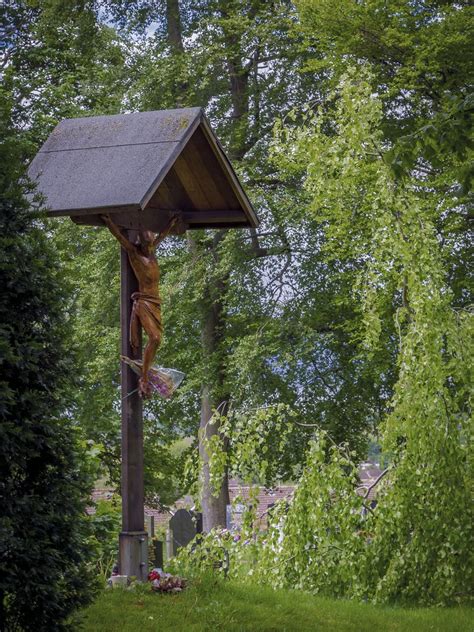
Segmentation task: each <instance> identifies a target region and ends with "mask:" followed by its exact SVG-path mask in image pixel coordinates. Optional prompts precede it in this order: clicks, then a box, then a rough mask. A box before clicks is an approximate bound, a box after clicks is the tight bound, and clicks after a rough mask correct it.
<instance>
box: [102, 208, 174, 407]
mask: <svg viewBox="0 0 474 632" xmlns="http://www.w3.org/2000/svg"><path fill="white" fill-rule="evenodd" d="M101 217H102V220H103V221H104V223H105V224H106V226H107V227H108V229H109V230H110V232H111V233H112V235H114V237H115V238H116V239H117V240H118V241H119V242H120V245H121V246H122V248H124V249H125V250H126V252H127V254H128V258H129V261H130V265H131V266H132V269H133V272H134V273H135V276H136V278H137V281H138V292H134V293H133V294H132V296H131V299H132V301H133V307H132V318H131V322H130V344H131V346H132V348H133V349H134V351H136V350H138V346H139V332H140V326H141V327H143V329H144V330H145V332H146V333H147V336H148V342H147V345H146V347H145V350H144V353H143V367H142V376H141V377H140V381H139V393H140V395H141V397H143V398H147V397H150V395H151V389H150V384H149V380H148V372H149V370H150V367H151V365H152V363H153V360H154V358H155V355H156V353H157V351H158V348H159V346H160V343H161V336H162V333H163V325H162V323H161V298H160V267H159V265H158V260H157V258H156V254H155V250H156V248H157V247H158V246H159V244H160V243H161V242H162V241H163V239H164V238H165V237H166V236H167V235H168V234H169V232H170V231H171V229H172V228H173V227H174V226H175V224H176V223H177V221H178V219H179V217H178V216H174V217H173V218H172V219H171V221H170V222H169V224H168V226H167V227H166V228H165V229H164V230H163V231H162V232H160V233H158V234H157V233H154V232H152V231H149V230H144V231H139V233H138V238H137V241H136V243H132V242H131V241H130V240H129V239H127V237H125V235H124V234H123V233H122V231H121V229H120V228H119V227H118V226H117V225H116V224H114V222H113V221H112V219H111V218H110V216H109V215H102V216H101Z"/></svg>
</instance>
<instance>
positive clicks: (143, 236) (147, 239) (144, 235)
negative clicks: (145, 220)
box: [138, 230, 156, 253]
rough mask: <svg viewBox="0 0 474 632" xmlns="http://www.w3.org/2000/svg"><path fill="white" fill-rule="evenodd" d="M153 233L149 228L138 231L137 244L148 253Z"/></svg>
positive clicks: (150, 249)
mask: <svg viewBox="0 0 474 632" xmlns="http://www.w3.org/2000/svg"><path fill="white" fill-rule="evenodd" d="M155 237H156V235H155V233H154V232H153V231H151V230H141V231H140V232H139V233H138V245H139V246H140V247H141V248H142V249H143V251H144V252H146V253H149V252H152V251H153V249H154V247H153V242H154V241H155Z"/></svg>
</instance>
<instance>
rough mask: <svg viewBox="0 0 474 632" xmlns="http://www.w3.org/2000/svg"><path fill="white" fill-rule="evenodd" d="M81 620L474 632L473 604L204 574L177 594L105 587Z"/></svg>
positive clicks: (87, 627)
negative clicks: (345, 595) (358, 595)
mask: <svg viewBox="0 0 474 632" xmlns="http://www.w3.org/2000/svg"><path fill="white" fill-rule="evenodd" d="M82 623H83V626H84V627H83V628H82V629H83V630H84V631H85V632H92V631H93V630H94V631H97V632H99V631H100V632H109V631H110V632H118V631H120V632H127V631H130V632H132V631H133V632H136V630H140V632H148V631H160V632H163V631H165V632H166V631H168V630H170V631H171V630H172V631H173V632H180V631H183V632H184V631H186V632H200V631H203V632H204V631H209V632H214V631H216V632H217V631H219V630H222V631H224V630H225V631H226V632H273V631H274V632H285V631H287V632H290V631H291V632H292V631H297V632H305V631H308V632H319V631H321V632H323V631H324V632H474V610H473V609H472V608H470V607H467V606H464V607H454V608H416V609H409V608H398V607H397V608H394V607H391V608H388V607H381V606H372V605H368V604H361V603H356V602H351V601H342V600H335V599H326V598H321V597H313V596H312V595H308V594H305V593H301V592H297V591H285V590H278V591H273V590H271V589H269V588H264V587H261V586H255V585H252V584H239V583H233V582H227V583H219V584H216V583H215V582H212V581H210V580H209V579H206V580H202V581H199V582H195V583H194V585H192V586H190V587H189V588H188V589H186V590H185V591H184V592H183V593H181V594H175V595H171V594H167V595H158V594H154V593H149V592H145V590H144V588H140V589H139V590H138V591H131V590H124V589H120V588H116V589H114V590H107V591H104V592H102V593H101V594H100V595H99V597H98V599H97V601H96V602H95V603H94V604H93V605H91V606H90V607H89V608H88V609H87V610H86V611H85V612H84V613H83V621H82Z"/></svg>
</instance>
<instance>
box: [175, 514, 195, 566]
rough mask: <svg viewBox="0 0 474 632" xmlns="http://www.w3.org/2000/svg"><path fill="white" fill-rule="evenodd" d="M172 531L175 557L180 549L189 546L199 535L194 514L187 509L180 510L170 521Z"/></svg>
mask: <svg viewBox="0 0 474 632" xmlns="http://www.w3.org/2000/svg"><path fill="white" fill-rule="evenodd" d="M170 529H171V532H172V534H173V555H176V553H177V551H178V549H179V548H180V547H182V546H187V545H188V544H189V543H190V542H191V540H194V538H195V537H196V533H198V531H197V528H196V518H195V516H194V514H192V513H191V512H190V511H188V510H187V509H178V511H177V512H176V513H175V514H174V516H173V517H172V518H171V520H170Z"/></svg>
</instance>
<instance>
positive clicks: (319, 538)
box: [255, 434, 367, 596]
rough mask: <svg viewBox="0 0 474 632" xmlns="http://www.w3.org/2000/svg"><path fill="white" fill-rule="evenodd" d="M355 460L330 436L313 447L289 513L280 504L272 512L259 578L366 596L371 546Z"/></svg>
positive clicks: (278, 584) (329, 592)
mask: <svg viewBox="0 0 474 632" xmlns="http://www.w3.org/2000/svg"><path fill="white" fill-rule="evenodd" d="M352 456H353V455H350V454H348V453H347V451H346V450H345V448H344V447H343V446H336V445H331V444H330V443H329V440H328V437H327V435H325V434H320V435H319V436H318V437H317V438H316V439H315V440H313V441H312V442H311V443H310V446H309V449H308V457H307V462H306V466H305V470H304V472H303V475H302V477H301V479H300V481H299V483H298V487H297V489H296V491H295V495H294V498H293V500H292V502H291V504H290V506H289V508H288V507H287V506H286V503H285V502H280V506H278V507H277V508H276V509H275V510H274V511H273V512H272V515H271V523H270V527H269V529H268V532H267V533H266V534H265V536H264V537H263V541H262V551H261V555H260V556H259V560H258V564H257V567H256V570H255V573H256V576H257V579H260V580H263V581H265V582H268V583H270V584H271V585H272V586H274V587H282V588H283V587H284V588H291V587H294V588H299V589H302V590H308V591H311V592H314V593H321V594H326V595H332V596H345V595H347V594H351V595H352V596H359V595H360V586H361V585H363V583H364V576H363V568H362V567H361V561H362V560H363V559H364V551H365V549H366V547H367V543H366V535H365V534H364V531H363V530H362V528H363V525H364V520H363V518H362V507H363V502H362V498H361V497H360V496H358V495H357V494H356V493H355V489H356V486H357V468H356V466H355V465H354V462H353V460H352ZM364 528H366V526H365V525H364Z"/></svg>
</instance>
